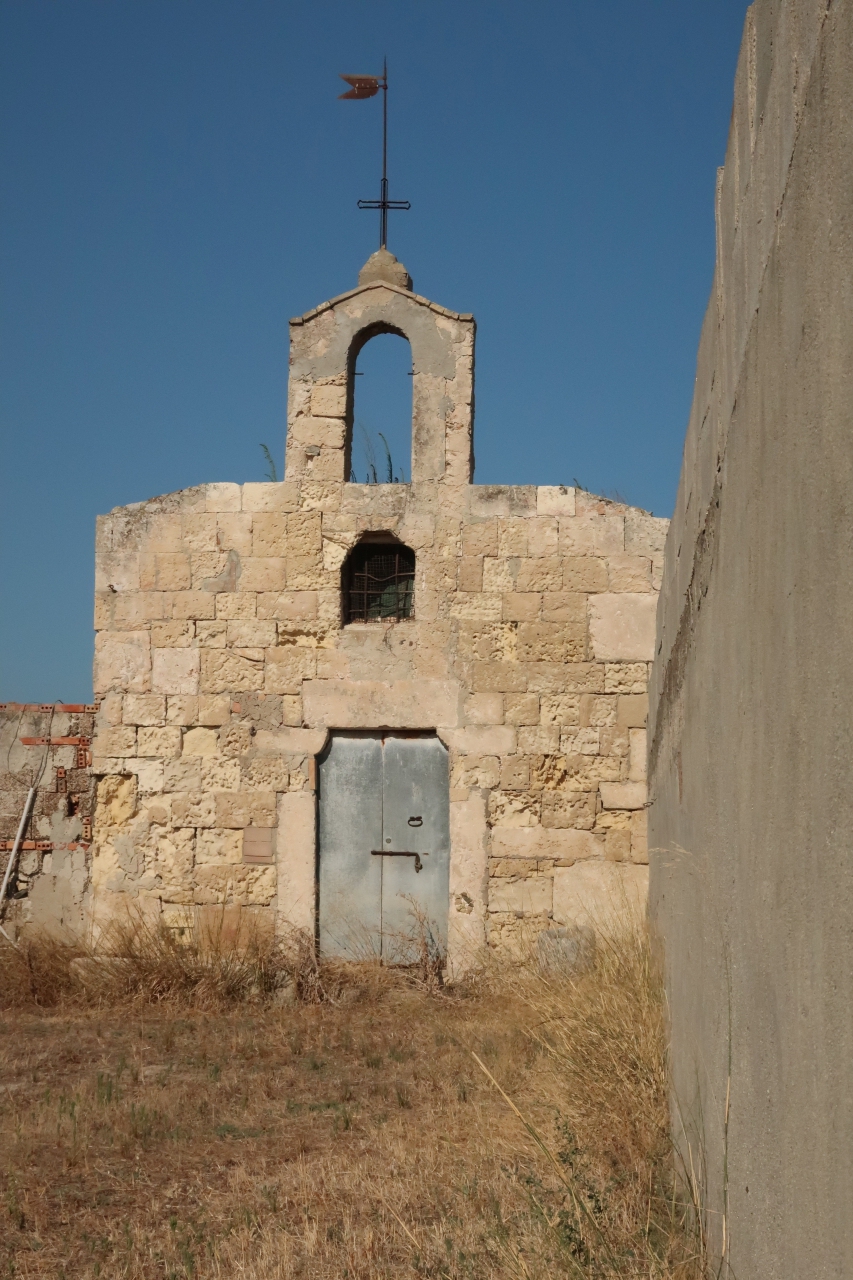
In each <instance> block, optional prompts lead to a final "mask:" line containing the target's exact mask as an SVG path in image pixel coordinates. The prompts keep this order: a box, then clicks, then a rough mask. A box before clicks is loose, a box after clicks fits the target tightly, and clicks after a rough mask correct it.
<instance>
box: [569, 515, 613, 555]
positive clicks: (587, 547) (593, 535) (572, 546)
mask: <svg viewBox="0 0 853 1280" xmlns="http://www.w3.org/2000/svg"><path fill="white" fill-rule="evenodd" d="M624 550H625V517H624V516H623V515H621V514H619V515H617V514H611V513H607V514H599V513H598V512H595V511H585V512H583V513H582V514H581V513H578V514H577V515H576V516H574V517H572V518H571V519H567V520H562V519H561V520H560V552H561V554H562V555H564V556H610V555H617V554H618V553H619V552H622V551H624Z"/></svg>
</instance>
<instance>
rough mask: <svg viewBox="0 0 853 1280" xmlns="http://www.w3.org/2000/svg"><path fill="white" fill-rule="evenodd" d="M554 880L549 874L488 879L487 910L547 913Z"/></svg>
mask: <svg viewBox="0 0 853 1280" xmlns="http://www.w3.org/2000/svg"><path fill="white" fill-rule="evenodd" d="M553 896H554V881H553V880H552V878H551V877H550V876H530V877H529V878H527V879H525V880H495V879H492V880H490V881H489V911H490V912H499V911H514V912H517V913H519V914H521V915H525V916H538V915H548V914H550V912H551V909H552V903H553Z"/></svg>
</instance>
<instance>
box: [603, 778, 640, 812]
mask: <svg viewBox="0 0 853 1280" xmlns="http://www.w3.org/2000/svg"><path fill="white" fill-rule="evenodd" d="M599 791H600V792H601V803H602V805H603V806H604V808H605V809H644V808H645V804H646V797H647V791H646V784H645V782H602V783H601V786H600V787H599Z"/></svg>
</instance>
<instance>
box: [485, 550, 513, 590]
mask: <svg viewBox="0 0 853 1280" xmlns="http://www.w3.org/2000/svg"><path fill="white" fill-rule="evenodd" d="M520 564H522V561H521V560H517V559H507V558H505V557H504V558H499V557H497V556H486V557H485V558H484V560H483V588H482V589H483V591H490V592H492V593H498V594H501V593H503V592H505V591H514V590H515V579H516V575H517V573H518V571H519V565H520Z"/></svg>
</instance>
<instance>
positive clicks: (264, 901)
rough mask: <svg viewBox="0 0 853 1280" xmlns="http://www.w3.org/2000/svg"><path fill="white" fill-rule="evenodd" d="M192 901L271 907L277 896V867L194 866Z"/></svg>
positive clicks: (202, 903)
mask: <svg viewBox="0 0 853 1280" xmlns="http://www.w3.org/2000/svg"><path fill="white" fill-rule="evenodd" d="M193 880H194V889H193V899H192V900H193V902H196V903H199V904H200V905H205V904H211V905H212V904H216V905H217V906H220V905H222V904H225V903H228V904H231V903H233V904H235V905H237V906H243V907H247V906H269V904H270V903H271V902H272V900H273V898H274V897H275V890H276V876H275V867H244V866H232V865H231V864H228V865H220V864H206V865H203V866H198V867H196V868H195V872H194V875H193Z"/></svg>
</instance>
